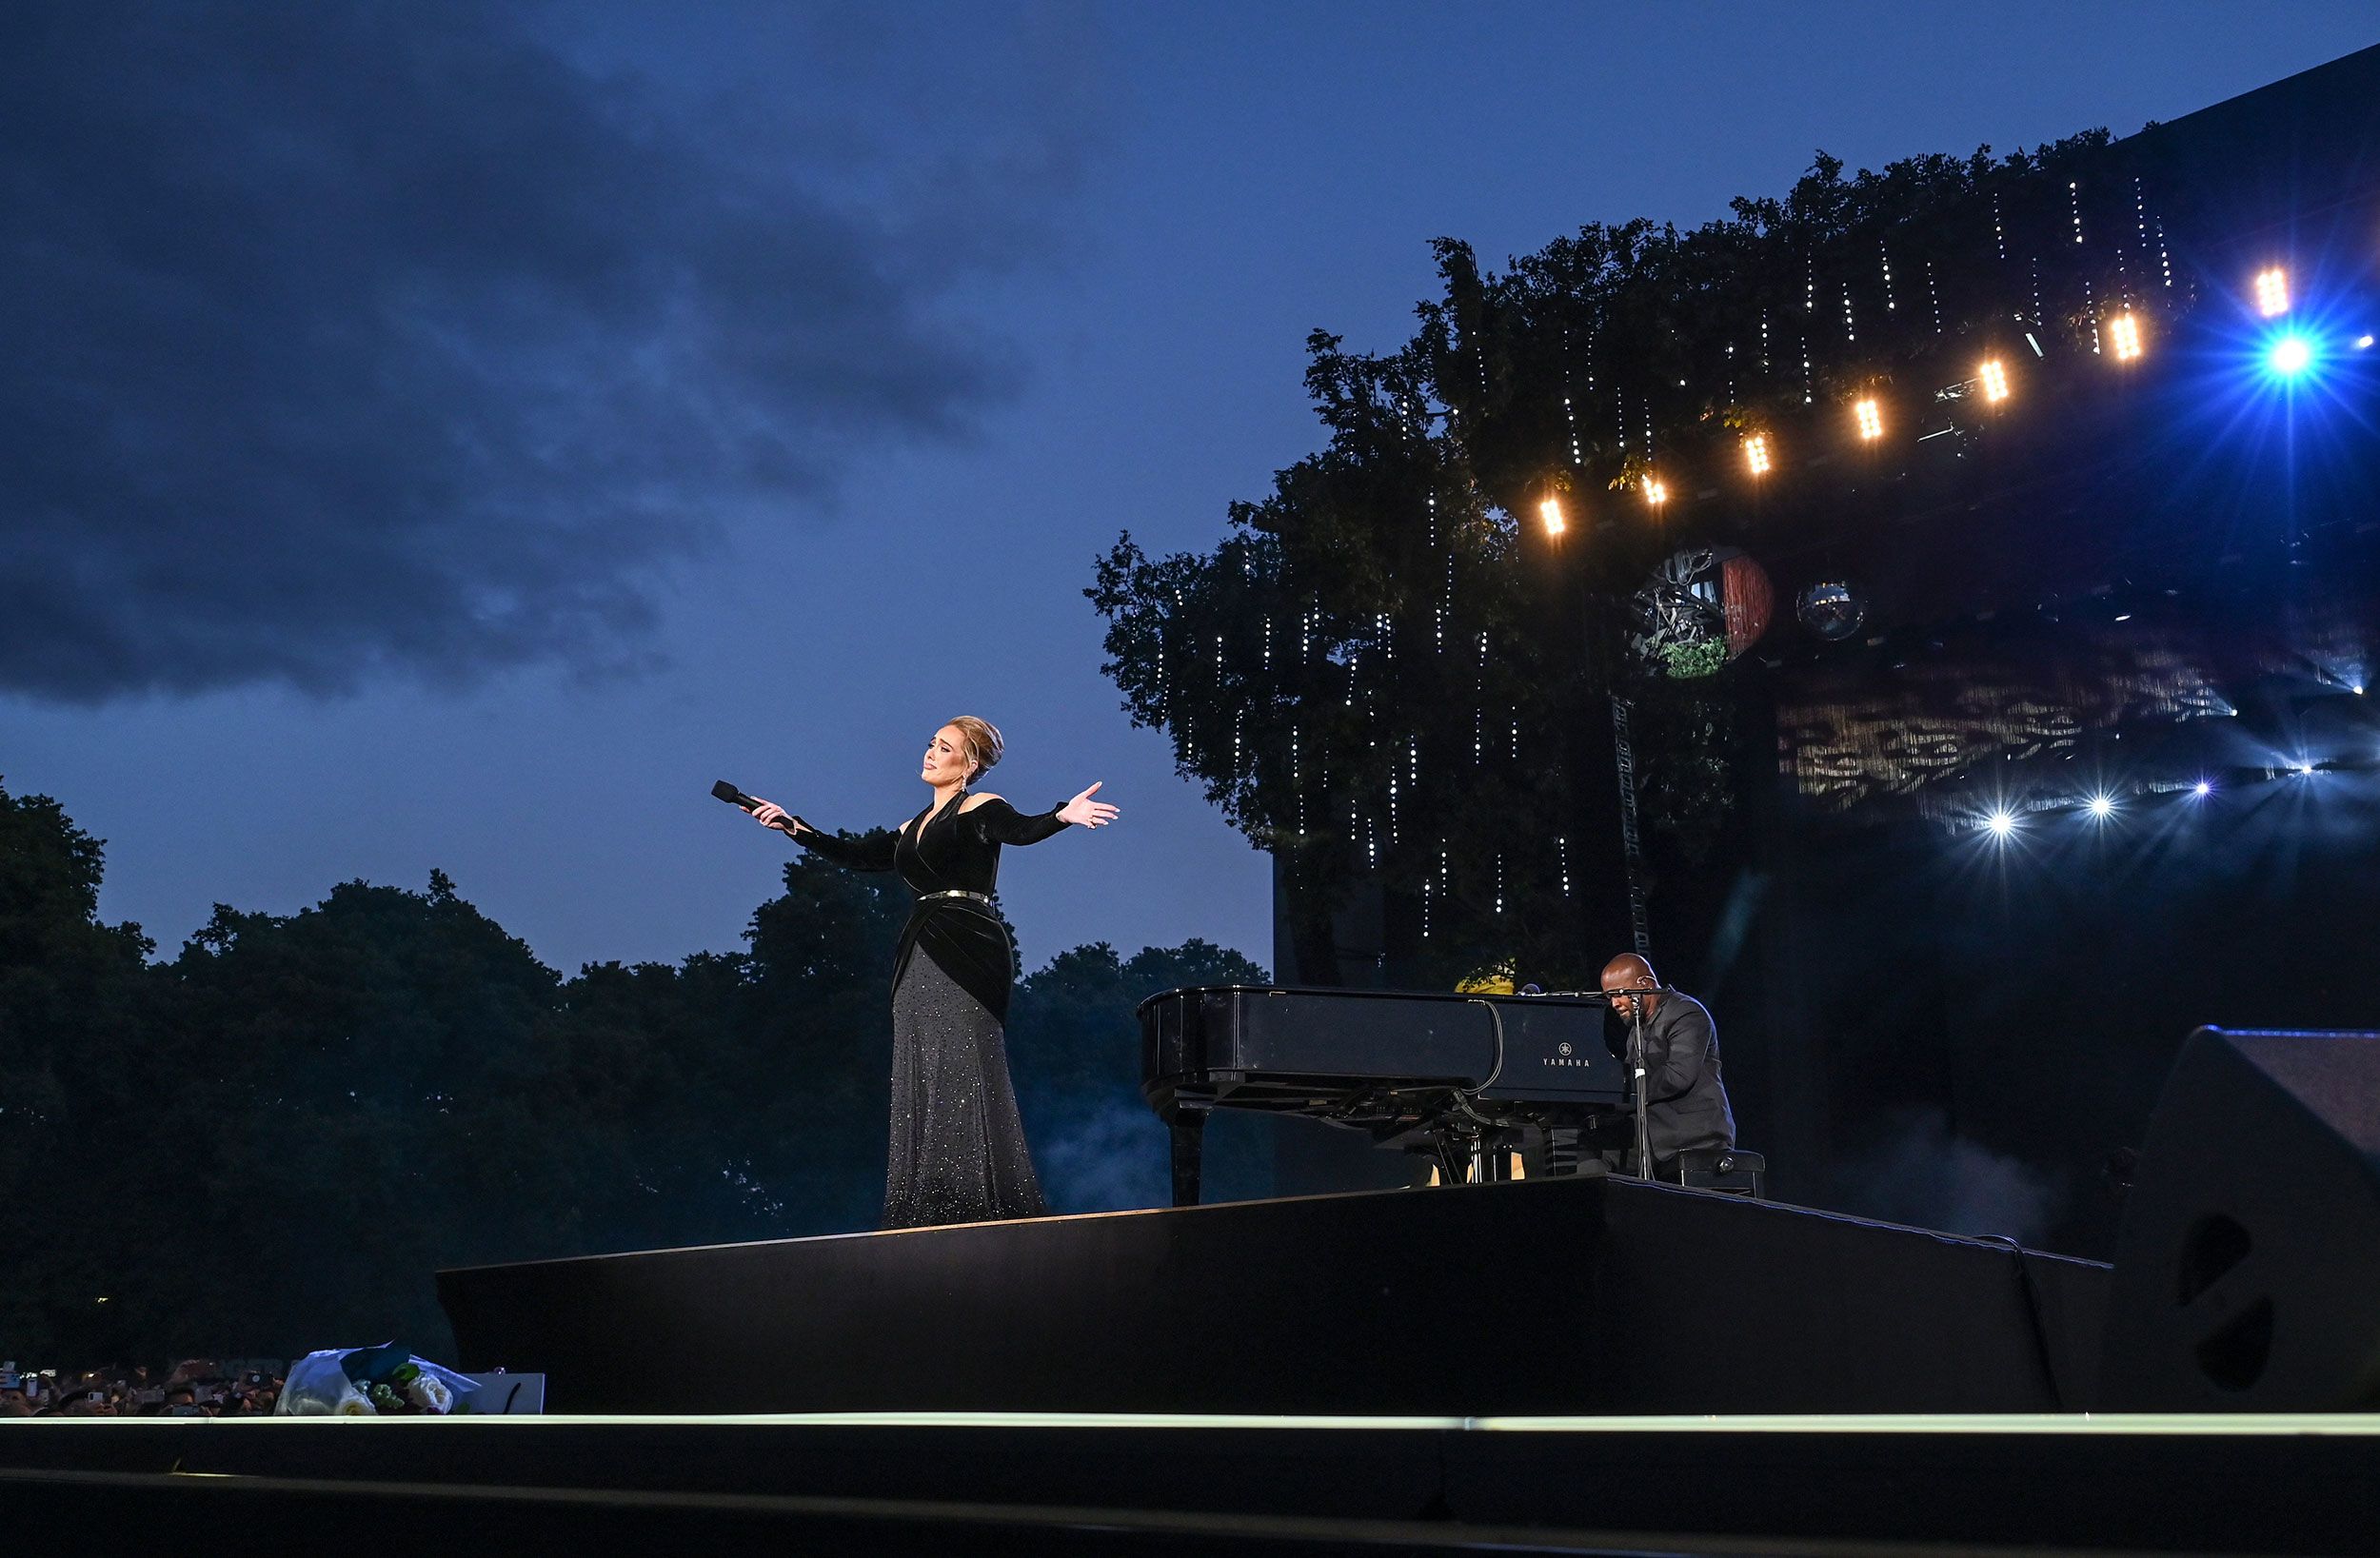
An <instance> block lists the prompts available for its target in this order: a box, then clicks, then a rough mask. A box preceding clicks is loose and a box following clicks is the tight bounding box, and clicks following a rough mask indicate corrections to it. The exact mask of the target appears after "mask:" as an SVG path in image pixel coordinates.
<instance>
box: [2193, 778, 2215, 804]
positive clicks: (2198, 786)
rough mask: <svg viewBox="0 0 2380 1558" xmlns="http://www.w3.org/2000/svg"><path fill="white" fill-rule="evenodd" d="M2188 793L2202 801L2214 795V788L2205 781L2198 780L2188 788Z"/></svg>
mask: <svg viewBox="0 0 2380 1558" xmlns="http://www.w3.org/2000/svg"><path fill="white" fill-rule="evenodd" d="M2190 793H2191V794H2192V795H2194V796H2196V797H2197V798H2198V799H2201V800H2204V799H2207V798H2208V797H2209V796H2211V795H2212V794H2214V786H2213V785H2211V784H2209V783H2208V782H2207V781H2206V780H2205V779H2200V780H2199V781H2198V782H2197V783H2195V784H2193V785H2192V786H2191V787H2190Z"/></svg>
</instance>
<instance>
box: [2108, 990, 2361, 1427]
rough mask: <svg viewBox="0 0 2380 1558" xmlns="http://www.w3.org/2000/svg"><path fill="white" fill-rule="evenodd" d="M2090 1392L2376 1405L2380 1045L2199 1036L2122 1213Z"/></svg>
mask: <svg viewBox="0 0 2380 1558" xmlns="http://www.w3.org/2000/svg"><path fill="white" fill-rule="evenodd" d="M2098 1396H2099V1400H2098V1406H2099V1407H2100V1409H2101V1410H2109V1411H2348V1410H2369V1409H2371V1408H2374V1407H2380V1034H2342V1033H2244V1032H2243V1033H2228V1032H2226V1031H2224V1030H2222V1029H2220V1028H2201V1029H2199V1030H2198V1031H2197V1032H2196V1033H2194V1034H2192V1035H2190V1038H2189V1040H2188V1041H2187V1042H2186V1043H2185V1044H2184V1045H2183V1046H2182V1053H2181V1056H2180V1058H2179V1059H2178V1060H2176V1061H2175V1062H2174V1065H2173V1073H2172V1075H2171V1076H2170V1077H2168V1078H2167V1080H2166V1084H2165V1091H2164V1093H2163V1094H2161V1095H2159V1096H2158V1099H2157V1107H2156V1113H2155V1114H2154V1115H2153V1116H2152V1118H2151V1120H2150V1122H2149V1137H2148V1140H2147V1142H2146V1144H2145V1145H2144V1146H2143V1147H2142V1150H2141V1154H2140V1164H2139V1173H2138V1176H2137V1178H2136V1180H2135V1181H2134V1185H2133V1189H2132V1195H2131V1198H2130V1200H2129V1202H2128V1204H2127V1205H2126V1207H2125V1209H2124V1224H2123V1231H2122V1233H2121V1234H2120V1235H2119V1237H2118V1239H2117V1242H2116V1252H2115V1281H2114V1290H2113V1292H2112V1293H2111V1294H2110V1301H2109V1304H2108V1330H2107V1337H2106V1343H2105V1347H2104V1350H2103V1352H2102V1356H2101V1369H2100V1379H2099V1390H2098Z"/></svg>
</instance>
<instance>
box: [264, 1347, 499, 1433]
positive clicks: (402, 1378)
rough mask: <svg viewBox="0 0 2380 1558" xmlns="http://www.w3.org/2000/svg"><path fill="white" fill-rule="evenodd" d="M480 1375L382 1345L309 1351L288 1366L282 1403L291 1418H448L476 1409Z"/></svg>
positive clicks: (280, 1410) (278, 1410) (281, 1410)
mask: <svg viewBox="0 0 2380 1558" xmlns="http://www.w3.org/2000/svg"><path fill="white" fill-rule="evenodd" d="M478 1389H479V1384H478V1382H477V1381H475V1380H470V1379H466V1378H465V1377H464V1376H463V1375H461V1374H458V1373H456V1372H455V1371H453V1370H451V1369H444V1368H441V1367H439V1366H438V1365H437V1364H434V1363H432V1362H430V1361H429V1360H428V1359H427V1358H417V1357H415V1356H413V1354H411V1353H410V1352H407V1351H406V1350H405V1349H404V1348H401V1347H399V1346H397V1345H396V1344H395V1343H393V1342H391V1343H388V1344H387V1345H386V1346H382V1347H358V1348H350V1349H339V1348H333V1349H331V1350H330V1351H325V1352H308V1353H307V1355H306V1356H305V1357H303V1358H300V1359H299V1360H298V1361H297V1362H296V1363H294V1364H291V1365H290V1366H289V1377H288V1383H287V1384H286V1385H285V1386H284V1387H283V1389H282V1391H281V1403H280V1405H279V1406H278V1407H276V1408H275V1409H274V1411H275V1412H276V1413H277V1414H279V1415H282V1416H288V1417H443V1416H447V1415H449V1414H453V1413H458V1412H467V1411H469V1410H471V1401H470V1397H471V1392H472V1391H474V1390H478Z"/></svg>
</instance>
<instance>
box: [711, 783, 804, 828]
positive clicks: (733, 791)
mask: <svg viewBox="0 0 2380 1558" xmlns="http://www.w3.org/2000/svg"><path fill="white" fill-rule="evenodd" d="M711 794H712V795H715V796H717V797H718V798H719V799H722V800H724V801H725V802H726V803H727V804H728V805H730V806H741V807H743V808H744V810H745V811H747V812H757V811H759V810H760V809H761V803H760V801H759V799H756V798H755V797H752V796H747V795H745V794H744V792H743V791H741V790H739V789H737V788H736V787H735V786H734V785H732V784H730V783H728V782H727V781H726V780H725V779H721V780H720V781H719V782H718V783H717V784H714V785H712V786H711ZM769 826H770V827H772V828H775V829H776V830H777V831H778V832H780V833H787V834H789V833H791V832H793V818H790V817H785V818H778V819H777V820H776V821H774V822H772V823H770V824H769Z"/></svg>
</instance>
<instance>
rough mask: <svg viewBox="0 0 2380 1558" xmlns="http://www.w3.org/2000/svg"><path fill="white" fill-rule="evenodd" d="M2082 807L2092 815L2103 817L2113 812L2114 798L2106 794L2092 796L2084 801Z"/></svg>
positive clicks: (2110, 815)
mask: <svg viewBox="0 0 2380 1558" xmlns="http://www.w3.org/2000/svg"><path fill="white" fill-rule="evenodd" d="M2084 809H2085V810H2087V811H2089V812H2090V813H2091V815H2092V817H2095V818H2101V819H2105V818H2109V817H2112V816H2113V815H2114V814H2115V798H2114V797H2112V796H2107V795H2096V796H2092V798H2091V799H2090V800H2089V801H2088V802H2086V803H2085V807H2084Z"/></svg>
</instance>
